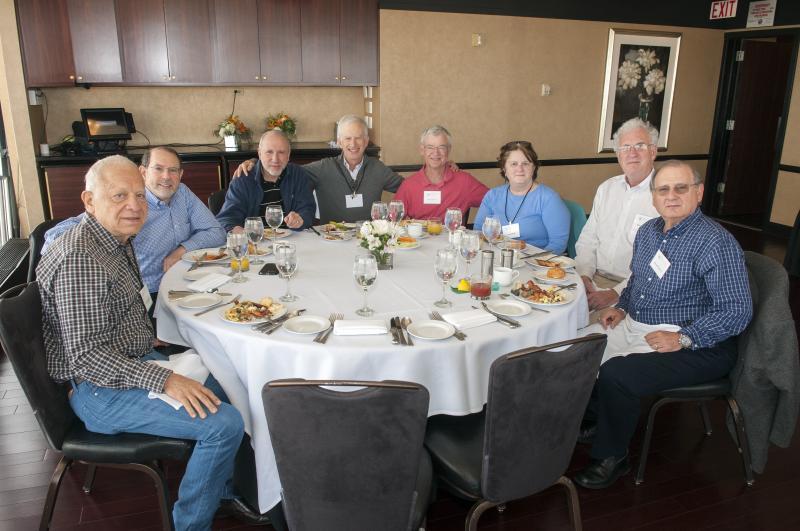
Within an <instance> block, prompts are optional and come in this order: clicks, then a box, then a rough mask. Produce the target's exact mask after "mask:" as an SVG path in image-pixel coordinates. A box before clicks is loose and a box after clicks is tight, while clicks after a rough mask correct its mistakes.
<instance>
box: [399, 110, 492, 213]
mask: <svg viewBox="0 0 800 531" xmlns="http://www.w3.org/2000/svg"><path fill="white" fill-rule="evenodd" d="M452 147H453V146H452V143H451V136H450V132H449V131H448V130H447V129H445V128H444V127H442V126H441V125H434V126H432V127H429V128H427V129H425V131H423V132H422V136H421V137H420V142H419V152H420V154H421V155H422V157H423V160H424V161H425V164H424V165H423V166H422V169H420V170H419V171H418V172H416V173H414V174H412V175H410V176H408V177H406V179H405V180H404V181H403V184H401V185H400V188H398V189H397V194H395V197H394V198H395V199H399V200H401V201H403V204H404V205H405V212H406V217H408V218H414V219H429V218H439V219H444V214H445V212H446V211H447V209H448V208H458V209H460V210H461V213H462V215H463V217H464V221H465V222H466V220H467V214H468V211H469V209H470V207H479V206H480V204H481V200H482V199H483V196H484V194H485V193H486V192H487V191H488V190H489V189H488V188H487V187H486V186H485V185H483V184H482V183H481V182H480V181H478V180H477V179H476V178H475V177H473V176H472V175H470V174H469V173H467V172H465V171H461V170H455V169H453V167H452V166H451V165H450V164H448V160H449V157H450V150H451V149H452Z"/></svg>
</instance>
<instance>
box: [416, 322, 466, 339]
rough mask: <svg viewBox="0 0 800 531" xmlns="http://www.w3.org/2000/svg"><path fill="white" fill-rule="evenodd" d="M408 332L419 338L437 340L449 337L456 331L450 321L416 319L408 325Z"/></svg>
mask: <svg viewBox="0 0 800 531" xmlns="http://www.w3.org/2000/svg"><path fill="white" fill-rule="evenodd" d="M407 330H408V333H409V334H411V335H412V336H414V337H416V338H417V339H430V340H433V341H437V340H440V339H447V338H448V337H450V336H452V335H453V334H455V333H456V329H455V328H454V327H453V325H451V324H450V323H446V322H444V321H414V322H413V323H411V324H410V325H408V329H407Z"/></svg>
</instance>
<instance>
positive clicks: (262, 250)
mask: <svg viewBox="0 0 800 531" xmlns="http://www.w3.org/2000/svg"><path fill="white" fill-rule="evenodd" d="M271 247H272V246H270V245H264V246H262V245H260V244H259V245H253V243H252V242H248V243H247V254H249V255H250V256H266V255H268V254H269V253H271V252H272V248H271Z"/></svg>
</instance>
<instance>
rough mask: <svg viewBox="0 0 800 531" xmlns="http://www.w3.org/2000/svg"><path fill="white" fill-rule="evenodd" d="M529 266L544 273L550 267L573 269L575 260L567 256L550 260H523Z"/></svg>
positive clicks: (554, 257) (553, 257)
mask: <svg viewBox="0 0 800 531" xmlns="http://www.w3.org/2000/svg"><path fill="white" fill-rule="evenodd" d="M525 263H527V264H528V265H529V266H531V267H532V268H534V269H538V270H539V271H546V270H548V269H550V268H551V267H560V268H561V269H575V260H573V259H572V258H570V257H568V256H552V257H550V258H546V259H545V258H529V259H527V260H525Z"/></svg>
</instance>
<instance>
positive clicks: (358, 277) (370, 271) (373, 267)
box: [353, 254, 378, 317]
mask: <svg viewBox="0 0 800 531" xmlns="http://www.w3.org/2000/svg"><path fill="white" fill-rule="evenodd" d="M377 278H378V262H377V260H375V257H374V256H373V255H371V254H360V255H358V256H356V258H355V260H354V261H353V279H354V280H355V281H356V284H357V285H358V286H359V287H360V288H361V289H362V290H363V291H364V307H363V308H359V309H358V310H356V314H358V315H360V316H362V317H369V316H370V315H372V314H373V313H375V312H374V310H373V309H372V308H370V307H369V306H368V305H367V292H368V291H369V289H370V288H371V287H372V285H373V284H375V280H376V279H377Z"/></svg>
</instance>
